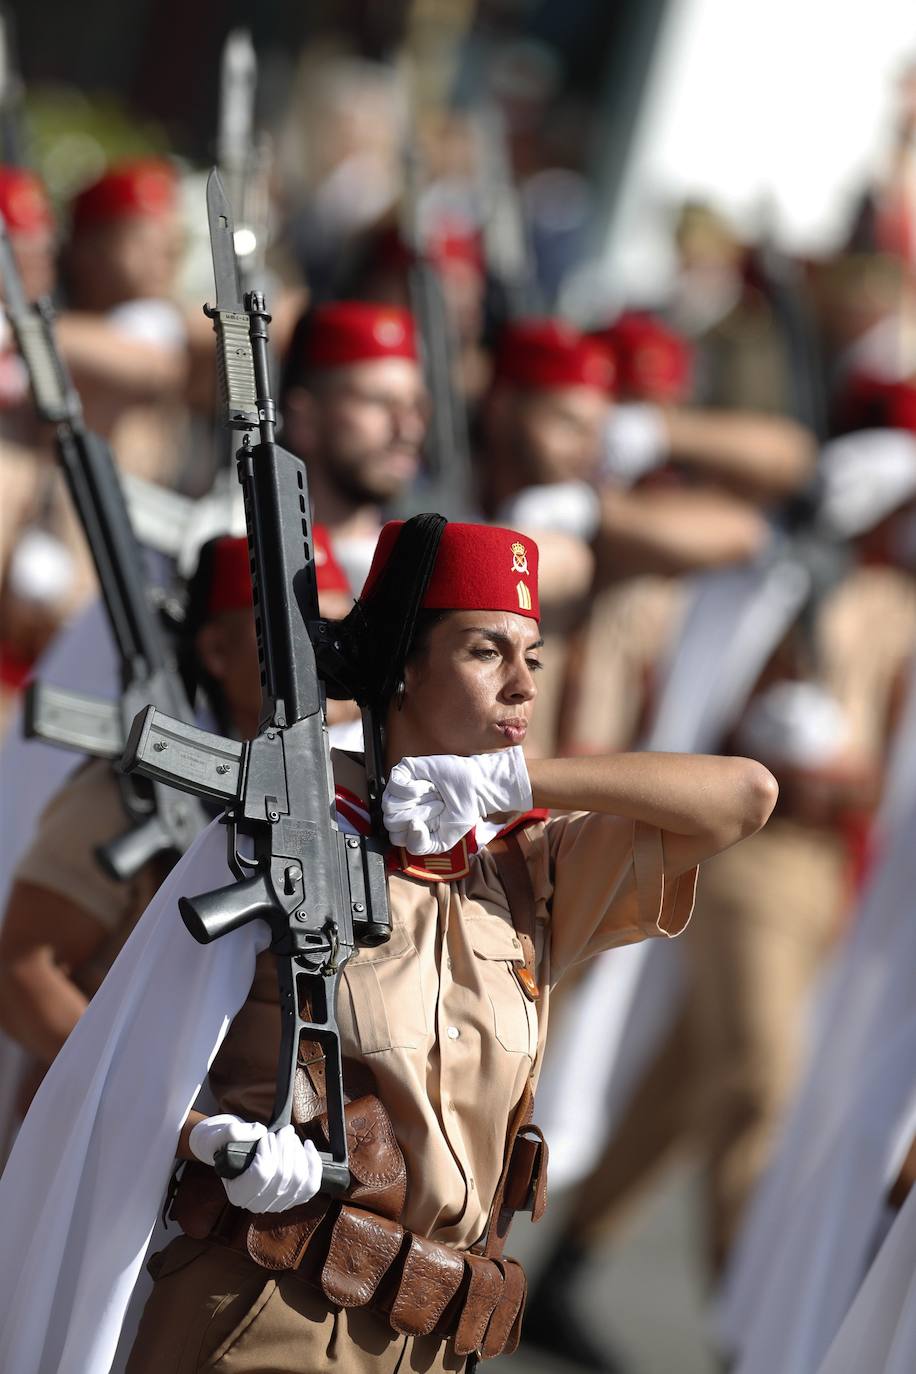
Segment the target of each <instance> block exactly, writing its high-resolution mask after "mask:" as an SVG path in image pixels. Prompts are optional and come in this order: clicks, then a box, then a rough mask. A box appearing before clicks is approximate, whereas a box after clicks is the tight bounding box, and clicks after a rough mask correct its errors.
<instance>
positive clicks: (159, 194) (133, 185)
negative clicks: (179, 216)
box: [72, 157, 178, 233]
mask: <svg viewBox="0 0 916 1374" xmlns="http://www.w3.org/2000/svg"><path fill="white" fill-rule="evenodd" d="M177 200H178V176H177V174H176V172H175V169H174V167H173V166H172V164H171V163H170V162H166V161H165V159H164V158H154V157H144V158H135V159H133V160H131V161H130V162H119V163H116V164H115V166H113V167H109V169H108V171H107V172H105V173H104V175H103V176H101V177H99V178H98V180H97V181H93V182H91V183H90V185H89V186H86V187H84V188H83V190H82V191H80V193H79V195H78V196H76V197H75V198H74V201H73V206H72V222H73V229H74V232H76V233H78V232H79V231H80V230H82V229H90V228H92V227H93V226H95V225H97V224H112V223H114V222H115V221H117V220H122V219H132V218H135V217H137V216H148V215H162V214H165V213H166V212H167V211H169V210H172V209H174V207H175V205H176V204H177Z"/></svg>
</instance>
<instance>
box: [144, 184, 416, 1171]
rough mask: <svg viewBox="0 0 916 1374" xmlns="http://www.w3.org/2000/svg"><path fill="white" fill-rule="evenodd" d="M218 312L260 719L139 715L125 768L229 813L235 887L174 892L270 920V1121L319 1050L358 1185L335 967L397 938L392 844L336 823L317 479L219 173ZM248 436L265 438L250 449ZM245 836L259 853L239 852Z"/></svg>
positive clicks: (343, 1163)
mask: <svg viewBox="0 0 916 1374" xmlns="http://www.w3.org/2000/svg"><path fill="white" fill-rule="evenodd" d="M207 210H208V215H209V220H210V239H211V245H212V248H213V268H214V275H215V278H216V306H215V307H209V306H207V307H205V310H206V313H207V315H208V316H209V317H210V318H211V319H212V321H213V326H214V330H215V332H216V336H217V347H218V369H217V370H218V375H219V379H220V391H221V404H222V409H223V419H224V420H225V422H226V424H228V425H229V427H230V428H231V429H234V430H241V431H242V432H243V438H242V445H241V448H240V449H239V452H238V473H239V480H240V482H241V484H242V490H243V494H244V500H245V516H246V521H247V525H248V546H249V551H250V555H251V572H252V583H253V591H254V608H255V625H256V629H257V638H258V656H259V659H260V665H261V721H260V729H259V733H258V735H257V737H256V738H255V739H253V740H251V741H250V742H248V743H245V744H239V743H237V742H236V741H235V740H229V739H223V738H220V737H219V736H217V735H212V734H209V733H207V732H206V731H203V730H198V729H195V728H193V727H191V726H188V725H185V724H183V723H182V722H180V721H177V720H170V719H169V718H168V717H167V716H166V715H164V714H163V712H161V711H158V710H157V709H156V708H155V707H149V708H148V709H147V710H146V711H144V712H143V713H142V714H141V715H140V716H138V717H137V719H136V721H135V722H134V726H133V729H132V730H131V734H130V739H129V740H128V743H127V749H126V751H125V758H124V765H125V767H126V768H127V769H128V770H130V769H138V770H140V771H141V772H143V773H145V774H146V775H147V776H148V777H153V778H156V779H158V780H159V781H162V782H167V783H169V784H171V785H172V786H175V787H180V788H183V789H185V790H186V791H189V792H194V793H196V794H197V795H198V796H205V797H210V798H211V799H212V800H214V801H217V802H222V803H223V805H225V806H226V807H227V808H228V809H227V811H226V816H225V822H226V825H227V828H228V854H229V866H230V868H231V870H232V872H233V873H234V874H235V877H236V879H237V881H236V883H234V884H230V885H229V886H228V887H224V888H220V889H219V890H218V891H215V892H207V893H204V894H202V895H201V896H197V897H183V898H182V899H181V900H180V902H179V910H180V912H181V916H182V919H183V921H184V923H185V925H186V927H187V929H188V930H189V931H190V933H191V935H193V936H194V938H195V940H198V941H200V943H201V944H208V943H209V942H210V941H212V940H217V939H219V938H220V936H222V935H226V934H228V933H229V932H230V931H232V930H235V929H237V928H238V927H239V926H243V925H246V924H247V923H248V922H249V921H253V920H263V921H266V922H267V924H268V926H269V927H270V932H271V945H270V947H271V949H272V951H273V952H274V954H275V955H276V956H277V977H278V980H279V984H280V1013H281V1018H282V1038H281V1049H280V1063H279V1066H278V1071H277V1091H276V1096H275V1099H274V1105H273V1113H272V1119H271V1122H270V1129H271V1130H279V1128H280V1127H281V1126H284V1125H287V1124H288V1123H289V1122H290V1120H291V1117H292V1102H293V1089H294V1085H295V1075H296V1064H297V1059H298V1053H299V1046H300V1042H301V1040H302V1038H303V1037H305V1039H306V1040H312V1041H317V1042H318V1044H319V1045H320V1046H321V1047H322V1049H323V1050H324V1054H325V1078H326V1086H327V1111H328V1139H329V1143H330V1147H331V1148H330V1153H328V1154H326V1155H324V1156H323V1164H324V1171H323V1179H322V1189H323V1190H324V1191H325V1192H329V1193H340V1192H343V1191H345V1190H346V1188H347V1186H348V1184H349V1169H348V1157H347V1140H346V1129H345V1123H344V1112H343V1107H344V1103H343V1078H342V1070H341V1056H340V1037H339V1034H338V1030H337V1020H336V1014H335V1013H336V1001H337V988H338V983H339V980H340V975H341V970H342V968H343V966H344V964H345V963H346V961H347V959H349V957H350V956H351V954H352V953H353V950H354V946H355V943H356V941H357V939H358V940H360V941H361V942H362V943H365V944H379V943H382V942H383V941H385V940H387V939H388V936H389V934H390V919H389V915H388V894H387V887H386V882H385V862H384V850H383V847H382V844H381V841H380V840H378V839H374V838H372V839H362V838H358V837H357V836H355V835H345V834H344V833H343V832H342V831H341V830H339V828H338V826H337V824H336V822H335V820H334V815H335V809H334V780H333V776H332V773H331V758H330V748H329V744H328V732H327V727H326V724H325V716H324V698H325V693H324V686H323V681H322V676H321V669H320V668H319V661H320V662H322V663H325V662H328V661H329V659H331V658H332V657H333V653H334V645H333V643H332V642H331V637H330V634H329V629H328V625H327V623H326V622H325V621H322V620H321V619H320V616H319V611H318V591H317V580H316V569H315V554H314V544H313V540H312V520H311V514H310V509H309V493H308V480H307V474H306V468H305V464H304V463H303V462H302V461H301V459H299V458H296V457H294V456H293V455H292V454H291V453H287V452H286V451H285V450H284V449H282V448H279V447H278V446H277V444H276V443H275V442H274V433H275V407H274V402H273V401H272V400H271V398H270V385H269V378H268V359H267V325H268V322H269V320H270V316H269V315H268V314H267V312H266V310H265V306H264V298H263V296H262V294H261V293H260V292H258V291H251V292H248V293H247V294H246V296H245V300H244V304H243V303H242V293H241V287H240V282H239V273H238V261H237V259H236V255H235V250H234V246H233V229H232V216H231V213H230V209H229V204H228V201H227V200H226V196H225V193H224V192H223V188H222V184H221V182H220V179H219V175H218V173H216V172H211V174H210V179H209V181H208V183H207ZM252 431H257V438H258V440H259V442H257V443H255V444H252V442H251V436H252ZM363 733H364V735H365V737H366V742H367V749H366V754H367V763H368V769H367V771H368V773H369V779H370V809H371V810H372V812H373V813H374V814H375V815H376V817H377V815H378V807H379V802H380V796H381V793H380V781H379V778H378V768H377V759H378V735H377V733H376V730H375V727H374V722H373V721H372V720H371V717H370V716H369V713H368V712H365V713H364V717H363ZM241 836H245V837H247V838H248V840H249V841H250V842H251V846H252V851H253V858H249V857H246V856H245V855H244V854H243V853H242V852H241V851H240V848H239V843H238V841H239V837H241ZM256 1148H257V1145H256V1143H255V1144H248V1143H245V1142H240V1143H239V1144H237V1145H229V1146H227V1147H226V1148H225V1150H224V1151H222V1152H221V1153H220V1156H219V1158H218V1159H217V1167H218V1169H219V1171H220V1172H221V1173H222V1174H223V1176H224V1177H234V1176H235V1175H237V1174H239V1173H241V1172H242V1171H243V1170H244V1169H245V1168H247V1166H248V1164H249V1163H250V1161H251V1159H252V1158H253V1155H254V1152H255V1150H256Z"/></svg>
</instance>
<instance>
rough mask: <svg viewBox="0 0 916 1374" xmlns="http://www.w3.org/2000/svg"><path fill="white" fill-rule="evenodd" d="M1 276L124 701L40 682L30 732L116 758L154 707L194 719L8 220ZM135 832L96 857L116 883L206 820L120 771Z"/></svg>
mask: <svg viewBox="0 0 916 1374" xmlns="http://www.w3.org/2000/svg"><path fill="white" fill-rule="evenodd" d="M0 276H2V279H3V283H4V290H5V298H6V300H5V304H6V313H7V318H8V319H9V322H10V325H11V327H12V330H13V334H14V335H15V338H16V343H17V346H18V348H19V352H20V354H21V355H22V359H23V361H24V363H25V365H26V368H27V370H28V374H29V381H30V383H31V387H32V395H33V397H34V402H35V409H36V411H37V413H38V416H39V418H40V419H41V420H45V421H47V422H48V423H49V424H52V425H54V426H55V429H56V437H57V454H58V458H59V460H60V465H61V467H62V468H63V472H64V477H65V478H66V482H67V486H68V488H69V491H70V495H71V497H72V499H73V504H74V506H75V507H76V512H77V515H78V517H79V520H80V523H81V524H82V527H83V531H84V533H85V535H86V540H87V543H88V545H89V550H90V553H91V555H92V561H93V563H94V565H95V571H96V575H97V577H98V581H99V587H100V589H101V593H102V599H103V601H104V603H105V609H106V611H107V614H108V620H109V624H110V626H111V632H112V635H113V637H114V641H115V647H116V649H117V652H118V656H119V659H120V663H121V700H120V702H117V703H116V702H108V701H101V700H98V699H96V698H94V697H90V696H86V695H85V694H84V693H81V692H71V691H67V690H66V689H64V688H60V687H49V686H47V685H44V684H41V683H33V684H32V685H31V686H30V688H29V689H28V693H27V697H26V711H25V733H26V735H27V736H30V737H31V736H38V737H39V738H40V739H43V740H47V741H48V742H49V743H52V744H58V745H61V746H62V747H63V748H65V749H75V750H77V751H79V752H80V753H85V754H91V755H94V756H95V757H97V758H108V759H112V760H114V759H117V758H118V757H119V756H120V754H121V752H122V750H123V748H124V741H125V740H126V738H127V733H128V729H129V726H130V723H131V721H132V720H133V718H134V716H135V715H136V714H137V712H138V711H139V710H140V709H141V707H143V706H144V705H146V703H147V702H155V703H156V704H158V705H159V706H161V707H162V708H163V709H165V710H168V711H169V713H170V714H172V715H175V716H180V717H182V718H183V719H185V720H193V712H192V709H191V706H190V705H189V703H188V701H187V698H186V696H185V693H184V690H183V688H182V686H181V681H180V678H179V676H178V673H177V670H176V669H175V667H174V664H173V663H172V660H171V657H170V654H169V651H168V647H167V641H166V637H165V634H164V632H163V628H162V625H161V623H160V621H159V618H158V614H157V612H156V611H155V610H154V609H153V607H152V605H151V604H150V599H149V597H148V595H147V589H146V586H145V584H144V579H143V560H142V553H141V550H140V548H139V545H138V544H137V541H136V538H135V537H134V532H133V529H132V527H131V523H130V517H129V515H128V513H127V508H126V506H125V504H124V497H123V493H122V491H121V486H120V483H119V480H118V474H117V469H116V467H115V464H114V460H113V459H112V456H111V451H110V449H109V448H108V445H107V444H106V443H105V442H104V441H103V440H102V439H100V438H99V436H98V435H96V434H92V433H91V432H90V431H89V430H88V429H87V428H86V425H85V422H84V420H83V413H82V407H81V405H80V399H79V396H78V395H77V392H76V390H75V389H74V386H73V382H72V380H71V378H70V374H69V372H68V371H67V368H66V366H65V364H64V361H63V359H62V358H61V356H60V353H59V352H58V349H57V347H56V344H55V340H54V327H53V319H54V312H53V308H52V306H51V303H50V301H48V300H40V301H38V302H37V303H36V304H34V305H33V304H30V303H29V302H28V301H27V299H26V297H25V293H24V290H23V286H22V281H21V278H20V276H19V272H18V269H17V267H16V262H15V259H14V257H13V252H12V248H11V245H10V240H9V236H8V234H7V231H6V225H5V223H4V222H3V217H2V215H0ZM119 782H120V783H121V787H122V795H123V798H124V803H125V806H126V809H127V813H128V815H129V817H130V820H131V826H130V829H129V830H127V831H126V832H125V834H123V835H121V836H119V837H117V838H115V839H113V840H112V841H111V842H110V843H109V844H106V845H104V846H102V848H101V849H100V850H99V851H98V858H99V860H100V862H101V863H102V865H103V867H104V868H105V869H106V870H107V871H108V872H109V873H110V874H111V875H112V876H114V877H117V878H122V879H128V878H131V877H132V876H133V875H134V874H135V873H136V872H137V871H138V870H139V869H140V868H141V867H142V866H143V865H144V864H145V863H146V862H147V861H148V860H149V859H151V858H153V857H154V856H155V855H157V854H160V853H167V852H175V853H178V854H181V853H183V852H184V850H185V849H187V847H188V845H189V844H190V843H191V841H192V840H193V838H194V836H195V835H196V834H197V833H198V831H199V830H201V829H202V828H203V826H204V825H205V824H206V816H205V814H204V812H203V809H202V808H201V807H200V805H199V804H198V803H197V802H194V801H192V800H190V799H189V798H185V797H178V796H176V795H175V793H174V792H173V791H172V790H171V788H168V787H165V786H163V785H162V784H161V783H156V782H154V783H153V784H152V785H150V784H149V783H147V782H146V781H143V780H140V779H129V778H126V777H123V776H120V775H119Z"/></svg>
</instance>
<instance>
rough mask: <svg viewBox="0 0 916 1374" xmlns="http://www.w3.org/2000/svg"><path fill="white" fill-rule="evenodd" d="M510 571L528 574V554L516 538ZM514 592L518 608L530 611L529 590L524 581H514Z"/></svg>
mask: <svg viewBox="0 0 916 1374" xmlns="http://www.w3.org/2000/svg"><path fill="white" fill-rule="evenodd" d="M512 571H513V572H514V573H525V575H526V576H530V574H529V573H528V555H527V553H526V551H525V546H524V544H522V543H520V542H519V541H518V540H516V541H515V543H514V544H513V545H512ZM515 594H516V596H517V597H518V606H519V610H521V611H530V610H531V592H530V591H529V590H528V588H527V587H526V586H525V584H524V582H517V583H516V586H515Z"/></svg>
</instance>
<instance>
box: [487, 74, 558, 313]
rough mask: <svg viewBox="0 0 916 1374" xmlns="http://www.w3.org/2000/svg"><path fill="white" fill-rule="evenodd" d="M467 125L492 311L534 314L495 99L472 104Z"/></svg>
mask: <svg viewBox="0 0 916 1374" xmlns="http://www.w3.org/2000/svg"><path fill="white" fill-rule="evenodd" d="M471 127H472V130H473V139H474V170H475V172H476V180H477V190H478V195H479V199H480V210H481V229H482V232H483V249H484V261H485V262H486V268H487V277H488V279H489V281H490V283H491V284H492V286H493V287H495V290H496V293H497V296H498V302H497V313H498V314H499V316H500V317H501V318H503V319H510V320H512V319H520V318H522V317H523V316H526V315H537V314H539V313H540V312H541V310H542V309H543V301H542V300H541V293H540V290H539V288H538V283H537V277H536V275H535V271H534V264H533V262H532V260H531V249H530V245H529V242H528V234H527V230H526V228H525V219H524V215H523V214H522V206H521V202H520V199H519V194H518V189H517V187H516V185H515V179H514V177H513V175H512V165H511V160H510V156H509V145H508V139H507V137H506V121H505V119H504V117H503V114H502V111H501V110H500V109H499V107H498V106H497V105H496V104H495V103H494V101H492V100H489V99H484V100H483V101H482V102H481V103H480V104H479V105H477V106H475V108H474V111H473V113H472V115H471Z"/></svg>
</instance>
